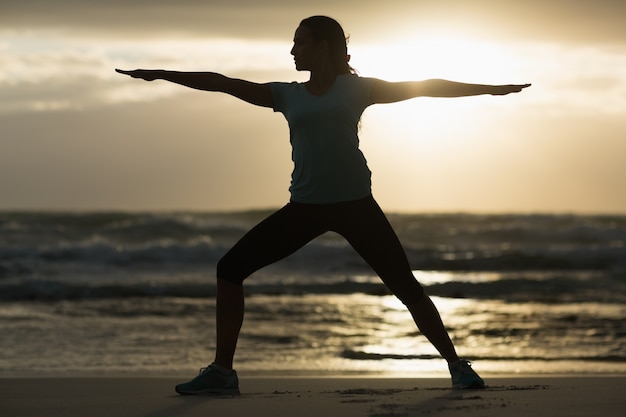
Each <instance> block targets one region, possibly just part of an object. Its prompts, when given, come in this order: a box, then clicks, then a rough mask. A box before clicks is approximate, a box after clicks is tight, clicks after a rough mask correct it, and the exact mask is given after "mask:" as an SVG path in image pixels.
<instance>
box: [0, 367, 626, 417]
mask: <svg viewBox="0 0 626 417" xmlns="http://www.w3.org/2000/svg"><path fill="white" fill-rule="evenodd" d="M179 382H181V381H180V379H178V378H177V379H174V378H160V377H122V378H112V377H102V378H91V377H79V378H51V377H48V378H38V379H33V378H2V379H0V415H2V416H7V417H9V416H10V417H27V416H28V417H30V416H46V417H55V416H59V417H61V416H62V417H74V416H76V417H85V416H89V417H98V416H103V417H114V416H115V417H117V416H120V417H122V416H123V417H135V416H136V417H168V416H177V417H186V416H188V417H196V416H197V417H200V416H202V417H206V416H255V417H263V416H268V417H269V416H272V417H275V416H297V417H304V416H315V417H320V416H322V417H334V416H338V417H339V416H341V417H346V416H371V417H383V416H384V417H387V416H422V415H428V416H460V415H463V416H486V417H489V416H494V417H495V416H507V417H516V416H564V417H565V416H566V417H575V416H592V415H601V416H606V417H610V416H619V415H621V413H622V412H623V410H624V409H626V396H624V392H626V377H625V376H581V377H578V376H564V377H552V376H539V377H532V376H520V377H510V378H509V377H507V378H504V377H497V378H488V379H486V382H487V388H486V389H483V390H452V389H451V388H450V387H449V380H448V379H444V378H355V377H349V378H323V377H314V378H306V377H295V378H294V377H288V378H280V377H270V378H264V377H251V378H241V380H240V388H241V395H240V396H236V397H198V396H179V395H177V394H176V393H175V392H174V390H173V387H174V385H175V384H176V383H179Z"/></svg>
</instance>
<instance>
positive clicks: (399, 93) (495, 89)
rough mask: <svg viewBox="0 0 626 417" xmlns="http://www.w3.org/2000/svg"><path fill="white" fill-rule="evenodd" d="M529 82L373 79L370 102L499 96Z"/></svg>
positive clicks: (523, 86) (515, 91)
mask: <svg viewBox="0 0 626 417" xmlns="http://www.w3.org/2000/svg"><path fill="white" fill-rule="evenodd" d="M529 86H530V84H508V85H488V84H466V83H459V82H455V81H448V80H438V79H433V80H425V81H401V82H389V81H383V80H378V79H374V80H373V83H372V91H371V102H372V104H375V103H394V102H396V101H402V100H408V99H410V98H414V97H466V96H478V95H481V94H491V95H495V96H501V95H505V94H509V93H519V92H520V91H522V90H523V89H524V88H526V87H529Z"/></svg>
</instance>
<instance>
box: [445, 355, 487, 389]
mask: <svg viewBox="0 0 626 417" xmlns="http://www.w3.org/2000/svg"><path fill="white" fill-rule="evenodd" d="M448 369H450V375H452V388H454V389H468V388H470V389H471V388H474V389H479V388H485V382H484V381H483V380H482V378H481V377H479V376H478V374H477V373H476V372H475V371H474V370H473V369H472V365H471V363H470V362H469V361H467V360H465V359H459V360H458V361H456V362H454V363H451V364H449V365H448Z"/></svg>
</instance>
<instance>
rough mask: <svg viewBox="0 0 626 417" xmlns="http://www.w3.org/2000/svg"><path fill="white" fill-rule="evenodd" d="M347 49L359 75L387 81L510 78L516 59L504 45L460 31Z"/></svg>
mask: <svg viewBox="0 0 626 417" xmlns="http://www.w3.org/2000/svg"><path fill="white" fill-rule="evenodd" d="M350 49H351V51H352V52H351V53H352V56H353V60H352V61H351V63H352V64H353V65H354V67H355V68H357V69H358V70H359V71H360V72H362V75H364V76H373V77H378V78H383V79H386V80H389V81H400V80H418V79H426V78H447V79H452V80H458V81H466V82H485V83H486V82H489V83H497V82H511V77H513V76H515V75H517V73H518V71H517V69H516V67H517V66H518V65H519V63H520V62H519V58H517V57H516V56H515V55H513V53H512V52H511V51H510V50H509V49H508V48H507V47H505V46H504V45H501V44H499V43H497V42H492V41H486V40H482V39H480V38H472V37H468V36H461V35H443V34H434V33H431V34H428V35H419V34H416V35H414V36H408V37H405V38H403V39H399V40H398V39H391V40H385V42H382V43H373V44H367V45H363V46H360V47H356V46H355V48H354V49H353V48H350Z"/></svg>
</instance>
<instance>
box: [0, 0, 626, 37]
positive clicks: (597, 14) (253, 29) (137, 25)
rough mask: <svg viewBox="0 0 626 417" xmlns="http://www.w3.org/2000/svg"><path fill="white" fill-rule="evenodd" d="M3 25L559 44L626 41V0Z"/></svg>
mask: <svg viewBox="0 0 626 417" xmlns="http://www.w3.org/2000/svg"><path fill="white" fill-rule="evenodd" d="M1 11H2V13H0V26H1V27H4V28H7V29H15V30H22V29H28V28H31V29H32V28H57V29H63V30H69V31H71V32H73V33H81V34H85V33H92V34H100V35H102V36H108V37H129V36H130V37H133V36H135V37H137V36H158V35H163V34H166V35H168V36H172V37H173V36H183V37H189V36H196V37H197V36H200V37H209V36H221V37H240V38H246V39H250V38H259V37H260V38H272V39H285V37H287V38H289V37H291V34H292V32H293V30H294V29H295V26H296V25H297V22H298V21H299V19H301V18H303V17H306V16H308V15H311V14H320V13H321V14H328V15H331V16H334V17H336V18H338V19H339V20H340V21H341V22H342V23H344V26H345V28H346V29H347V30H348V31H349V32H352V33H357V34H358V38H359V39H366V38H367V39H368V40H372V39H375V38H377V37H380V36H382V35H385V34H387V35H388V34H389V33H390V32H395V33H397V34H398V35H401V34H402V32H404V31H407V30H415V29H416V28H425V29H428V30H433V29H437V30H459V29H460V30H465V31H479V32H481V33H483V34H485V35H486V36H491V37H498V38H500V39H502V38H504V37H509V38H525V39H529V40H553V41H554V40H556V41H559V42H585V43H624V42H626V25H624V24H623V23H624V21H625V19H626V2H624V1H622V0H595V1H588V0H529V1H523V2H522V1H518V0H498V1H496V0H475V1H471V2H468V1H462V0H442V1H437V2H434V1H431V0H411V1H408V0H387V1H385V2H382V3H381V2H380V1H379V0H359V1H356V0H353V1H348V0H346V1H342V2H337V1H336V0H317V1H316V2H315V3H314V4H311V3H308V2H307V3H304V2H294V1H292V0H266V1H263V2H261V1H256V0H209V1H202V0H179V1H176V2H172V1H168V0H143V1H142V0H135V1H132V2H129V1H121V0H117V1H115V0H114V1H98V0H53V1H51V0H28V1H23V0H4V1H3V4H2V8H1Z"/></svg>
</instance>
